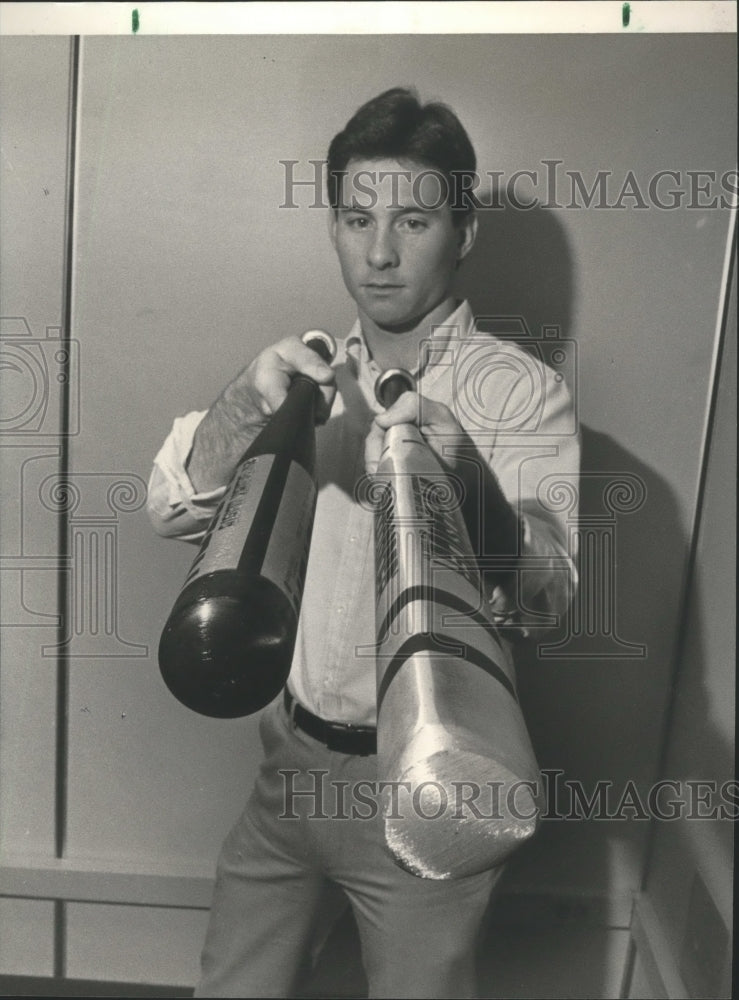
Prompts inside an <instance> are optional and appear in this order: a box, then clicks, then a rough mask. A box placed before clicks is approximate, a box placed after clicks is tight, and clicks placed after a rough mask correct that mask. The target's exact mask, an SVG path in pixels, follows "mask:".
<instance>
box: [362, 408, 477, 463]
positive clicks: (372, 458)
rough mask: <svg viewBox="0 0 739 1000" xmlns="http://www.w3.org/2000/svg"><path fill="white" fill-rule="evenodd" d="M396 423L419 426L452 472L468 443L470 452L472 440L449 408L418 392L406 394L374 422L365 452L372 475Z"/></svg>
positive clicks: (425, 437)
mask: <svg viewBox="0 0 739 1000" xmlns="http://www.w3.org/2000/svg"><path fill="white" fill-rule="evenodd" d="M396 424H416V425H417V427H418V428H419V430H420V431H421V434H423V436H424V439H425V440H426V443H427V444H428V445H429V447H430V448H431V449H432V450H433V451H434V452H435V453H436V455H437V456H438V458H439V459H440V460H441V462H442V463H443V465H444V466H445V467H446V468H447V469H448V470H449V471H452V472H454V471H457V466H458V464H459V456H460V452H461V451H462V450H463V448H464V446H465V444H466V445H467V446H468V447H467V451H468V453H469V443H470V441H469V437H468V436H467V434H466V433H465V431H464V430H463V429H462V427H461V426H460V425H459V423H458V422H457V418H456V417H455V416H454V414H453V413H452V411H451V410H450V409H449V407H448V406H445V405H444V403H437V402H436V401H435V400H433V399H428V398H427V397H425V396H424V397H421V396H419V394H418V393H417V392H404V393H403V395H402V396H400V397H399V398H398V399H397V400H396V401H395V402H394V403H393V405H392V406H390V407H388V409H387V410H384V411H383V412H382V413H379V414H378V415H377V416H376V417H375V419H374V421H373V422H372V426H371V428H370V432H369V434H368V435H367V440H366V442H365V450H364V461H365V468H366V469H367V472H369V473H370V474H372V473H374V472H376V471H377V466H378V463H379V460H380V455H381V453H382V449H383V442H384V440H385V431H386V430H388V428H390V427H394V426H395V425H396ZM462 464H464V463H462Z"/></svg>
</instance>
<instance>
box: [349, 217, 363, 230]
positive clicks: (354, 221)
mask: <svg viewBox="0 0 739 1000" xmlns="http://www.w3.org/2000/svg"><path fill="white" fill-rule="evenodd" d="M346 224H347V226H349V227H350V228H351V229H366V227H367V226H368V225H369V219H366V218H365V217H364V216H363V215H353V216H349V218H348V219H347V220H346Z"/></svg>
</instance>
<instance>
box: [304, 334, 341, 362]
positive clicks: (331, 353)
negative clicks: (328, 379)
mask: <svg viewBox="0 0 739 1000" xmlns="http://www.w3.org/2000/svg"><path fill="white" fill-rule="evenodd" d="M300 339H301V340H302V341H303V343H304V344H305V345H306V347H310V348H311V350H314V351H315V352H316V354H317V355H318V356H319V358H321V360H322V361H325V362H326V364H327V365H330V364H331V362H332V361H333V360H334V358H335V357H336V341H335V340H334V338H333V337H332V336H331V334H330V333H326V331H325V330H306V332H305V333H304V334H303V336H302V337H301V338H300Z"/></svg>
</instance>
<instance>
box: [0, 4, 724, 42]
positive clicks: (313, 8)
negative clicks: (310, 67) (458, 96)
mask: <svg viewBox="0 0 739 1000" xmlns="http://www.w3.org/2000/svg"><path fill="white" fill-rule="evenodd" d="M624 6H628V8H629V19H628V20H629V23H628V27H624V24H623V8H624ZM134 10H137V11H138V22H139V27H138V32H137V34H139V35H164V34H167V35H168V34H183V35H192V34H196V35H210V34H250V35H251V34H254V35H258V34H294V35H301V34H309V35H316V34H329V35H330V34H355V33H356V34H388V35H394V34H532V33H536V34H581V33H586V34H602V33H615V34H626V33H629V34H635V33H642V32H669V33H696V32H736V27H737V8H736V4H735V3H734V2H733V0H717V2H707V0H662V2H659V3H654V2H651V0H637V2H634V3H629V4H628V5H626V4H624V3H622V2H620V0H618V2H617V0H595V2H591V0H587V2H583V0H532V2H526V0H524V2H519V0H495V2H483V0H444V2H436V3H416V2H399V0H391V2H374V0H364V2H354V3H350V2H345V3H343V2H282V3H280V2H271V3H268V2H254V3H191V2H189V3H178V2H167V3H138V4H137V3H94V2H91V3H2V2H0V35H28V34H31V35H78V34H79V35H117V34H132V33H133V32H132V17H133V12H134Z"/></svg>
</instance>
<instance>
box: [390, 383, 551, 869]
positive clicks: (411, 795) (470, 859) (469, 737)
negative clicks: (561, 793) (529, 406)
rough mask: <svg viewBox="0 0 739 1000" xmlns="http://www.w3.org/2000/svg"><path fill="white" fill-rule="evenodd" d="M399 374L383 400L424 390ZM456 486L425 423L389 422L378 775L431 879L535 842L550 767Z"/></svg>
mask: <svg viewBox="0 0 739 1000" xmlns="http://www.w3.org/2000/svg"><path fill="white" fill-rule="evenodd" d="M413 388H414V383H413V378H412V376H410V375H409V374H408V373H407V372H404V371H402V370H400V369H392V370H390V371H387V372H385V373H383V374H382V375H381V376H380V377H379V379H378V380H377V383H376V386H375V394H376V396H377V398H378V400H379V402H380V403H381V404H382V405H383V406H390V405H391V404H392V403H393V402H394V401H395V399H397V398H398V396H399V395H400V393H402V392H404V391H406V390H408V389H413ZM459 487H461V483H459V482H457V483H455V482H454V479H453V478H452V477H450V476H449V475H448V474H447V472H446V471H445V469H444V468H443V466H442V465H441V463H440V462H439V460H438V458H437V457H436V455H435V454H434V452H433V451H432V450H431V448H430V447H429V446H428V445H427V443H426V442H425V440H424V438H423V436H422V435H421V432H420V431H419V429H418V428H417V427H416V426H415V425H411V424H402V425H397V426H394V427H391V428H390V429H389V430H388V431H387V433H386V435H385V441H384V450H383V452H382V455H381V458H380V462H379V467H378V471H377V475H376V479H375V482H374V484H373V490H374V499H375V553H376V575H377V650H378V653H377V706H378V723H377V727H378V733H377V737H378V778H379V780H380V782H384V783H386V784H380V786H379V787H380V792H381V800H382V815H383V820H384V832H385V841H386V844H387V846H388V848H389V850H390V852H391V853H392V855H393V857H394V859H395V860H396V862H397V863H398V864H400V865H401V866H402V867H404V868H406V869H407V870H408V871H410V872H413V873H414V874H415V875H419V876H421V877H423V878H430V879H449V878H460V877H463V876H466V875H471V874H474V873H477V872H481V871H484V870H486V869H489V868H493V867H495V866H496V865H499V864H500V863H501V862H502V861H503V860H504V859H505V858H506V857H507V856H508V855H509V854H510V853H511V852H512V851H513V850H515V848H516V847H518V846H519V845H520V844H521V843H523V842H524V841H525V840H527V839H528V838H529V837H531V836H532V834H533V833H534V831H535V829H536V826H537V820H538V808H537V795H538V779H539V769H538V766H537V763H536V759H535V757H534V752H533V749H532V747H531V742H530V740H529V735H528V732H527V729H526V724H525V722H524V719H523V715H522V713H521V709H520V707H519V704H518V699H517V695H516V687H515V675H514V669H513V664H512V662H511V660H510V657H509V655H508V654H507V652H506V650H505V649H504V647H503V646H502V644H501V642H500V639H499V636H498V634H497V632H496V629H495V627H494V625H493V622H492V620H491V617H490V615H489V612H488V610H487V602H486V600H485V599H484V596H483V593H482V587H481V580H480V573H479V569H478V566H477V561H476V559H475V556H474V553H473V551H472V547H471V544H470V539H469V534H468V531H467V527H466V525H465V522H464V518H463V516H462V510H461V499H462V495H461V491H460V489H459Z"/></svg>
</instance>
